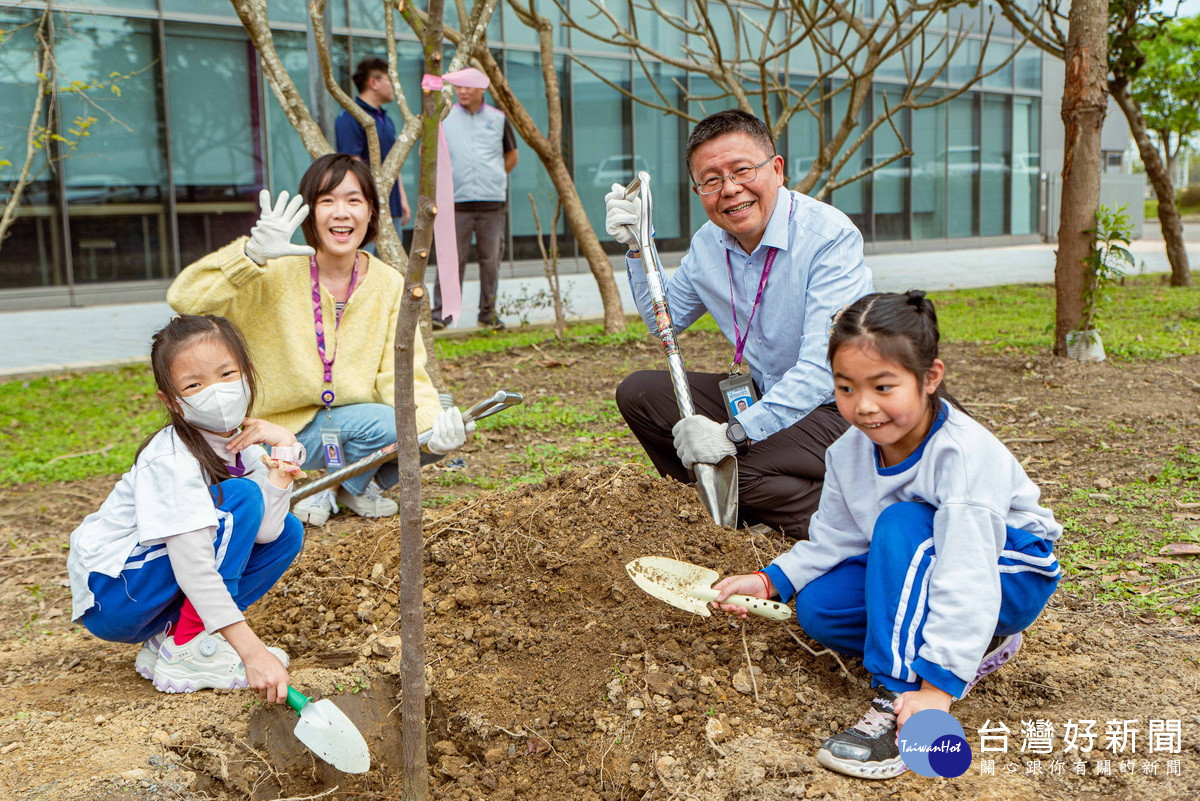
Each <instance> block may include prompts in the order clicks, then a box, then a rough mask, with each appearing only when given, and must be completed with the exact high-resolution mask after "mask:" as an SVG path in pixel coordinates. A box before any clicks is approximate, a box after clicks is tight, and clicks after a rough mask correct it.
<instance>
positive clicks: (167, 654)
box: [154, 634, 291, 693]
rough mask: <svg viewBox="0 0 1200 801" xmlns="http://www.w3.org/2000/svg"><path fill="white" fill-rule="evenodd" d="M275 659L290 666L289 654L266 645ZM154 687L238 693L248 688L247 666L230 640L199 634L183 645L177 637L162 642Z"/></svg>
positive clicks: (181, 690)
mask: <svg viewBox="0 0 1200 801" xmlns="http://www.w3.org/2000/svg"><path fill="white" fill-rule="evenodd" d="M267 650H268V651H270V652H271V653H272V654H274V655H275V657H276V658H277V659H278V660H279V661H280V662H282V663H283V666H284V667H287V666H288V663H289V662H290V661H291V660H290V658H289V657H288V655H287V654H286V653H285V652H284V651H282V650H281V649H279V648H275V647H272V646H269V645H268V646H267ZM154 686H155V688H156V689H158V690H159V691H160V692H164V693H192V692H195V691H196V690H207V689H218V690H238V689H242V688H244V687H248V686H249V682H247V681H246V666H245V665H243V664H242V658H241V657H240V656H238V655H237V651H235V650H233V646H232V645H230V644H229V641H228V640H226V639H225V638H224V637H222V636H221V635H220V634H197V635H196V636H195V637H194V638H192V639H191V640H190V641H188V642H187V643H186V644H184V645H176V644H175V638H174V637H167V638H166V639H165V640H163V643H162V645H160V646H159V649H158V661H157V662H156V663H155V665H154Z"/></svg>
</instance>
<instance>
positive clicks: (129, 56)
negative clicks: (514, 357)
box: [0, 0, 1057, 309]
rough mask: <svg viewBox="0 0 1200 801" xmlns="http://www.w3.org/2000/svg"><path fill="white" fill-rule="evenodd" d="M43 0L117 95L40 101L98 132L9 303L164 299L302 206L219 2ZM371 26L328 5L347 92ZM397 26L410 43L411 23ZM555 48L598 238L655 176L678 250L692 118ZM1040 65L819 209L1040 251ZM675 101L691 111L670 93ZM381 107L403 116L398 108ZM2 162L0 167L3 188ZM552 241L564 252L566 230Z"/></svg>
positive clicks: (52, 182)
mask: <svg viewBox="0 0 1200 801" xmlns="http://www.w3.org/2000/svg"><path fill="white" fill-rule="evenodd" d="M577 2H578V0H577ZM539 5H543V4H539ZM679 6H680V8H683V4H682V2H680V3H679ZM54 8H55V13H54V14H53V25H52V28H51V30H50V31H49V37H50V38H51V40H52V42H53V47H54V55H55V61H56V64H57V75H58V77H59V82H60V83H61V82H66V81H84V82H93V81H99V82H113V81H114V78H113V76H118V77H117V78H116V79H115V83H116V84H117V86H118V91H119V95H118V94H116V93H101V94H103V98H102V99H100V100H99V101H98V102H99V107H96V106H92V105H90V104H89V103H88V102H87V101H86V100H85V99H84V98H82V97H81V96H80V95H78V94H77V93H71V92H57V93H56V94H55V95H54V96H53V97H51V98H49V102H48V107H49V109H50V111H52V112H53V113H52V114H50V116H48V117H46V118H45V119H46V120H47V121H49V123H50V124H51V125H52V126H53V127H54V128H55V130H56V131H61V132H62V133H63V135H67V136H69V129H70V127H71V126H72V121H73V120H75V118H76V117H80V116H93V117H96V118H97V121H96V123H94V124H93V125H92V126H91V128H90V130H89V132H88V133H89V135H88V136H87V137H84V138H82V139H80V140H79V146H78V149H77V150H76V151H75V152H74V153H73V154H72V155H71V156H70V157H69V158H67V159H63V160H61V161H58V162H57V163H56V165H55V169H53V170H46V171H44V172H43V173H42V175H41V176H40V177H39V180H37V181H35V182H34V183H33V184H32V185H31V186H30V187H29V188H28V189H27V191H26V192H25V194H24V197H23V202H22V205H21V207H20V212H19V216H18V218H17V220H16V222H15V223H14V225H13V226H12V229H11V232H10V235H9V237H8V238H7V239H6V240H5V241H4V242H3V243H0V309H4V308H28V307H38V306H43V307H44V306H58V305H84V304H92V303H103V302H120V301H129V300H149V299H161V298H162V297H163V293H164V291H165V287H166V285H167V283H169V281H170V279H171V278H172V277H173V276H174V275H175V274H177V273H178V272H179V270H180V269H182V268H183V267H185V266H187V265H188V264H189V263H191V262H192V261H193V260H195V259H196V258H197V257H199V256H201V255H202V254H204V253H207V252H209V251H211V250H214V249H215V248H217V247H220V246H221V245H223V244H225V243H226V242H228V241H230V240H231V239H233V238H235V237H237V236H240V235H242V234H245V233H247V232H248V231H249V229H250V227H251V226H252V225H253V223H254V221H255V219H256V218H257V214H258V203H257V197H258V192H259V190H260V189H261V188H263V187H266V188H269V189H271V190H272V192H278V191H281V190H285V189H286V190H288V191H293V192H294V191H295V188H296V186H297V184H298V182H299V178H300V175H301V174H302V173H303V171H304V169H305V167H306V166H307V165H308V163H309V161H310V159H309V157H308V155H307V153H306V152H305V150H304V148H303V146H302V145H301V143H300V140H299V137H298V136H297V135H296V133H295V132H294V131H293V130H292V128H291V126H290V125H289V123H288V122H287V119H286V117H285V116H284V114H283V112H282V110H281V109H280V108H279V107H278V105H277V103H276V101H275V98H274V96H273V94H272V93H271V91H270V88H269V87H268V85H267V83H266V79H265V77H264V75H263V73H262V71H261V69H260V68H259V65H258V62H257V58H256V55H255V52H254V49H253V47H251V45H250V43H249V40H248V37H247V36H246V34H245V32H244V31H243V29H242V27H241V25H240V24H239V22H238V20H237V17H236V15H235V14H234V12H233V9H232V6H231V5H230V4H229V2H228V0H101V2H86V3H85V2H82V0H56V2H55V3H54ZM268 8H269V13H270V16H271V20H272V27H273V29H274V32H275V43H276V47H277V48H278V51H279V55H280V57H281V58H282V59H283V62H284V65H285V66H286V68H287V69H288V70H289V72H290V74H291V75H292V76H293V78H294V80H295V82H296V84H297V86H299V87H301V89H302V91H303V90H305V89H307V91H308V92H309V100H310V108H313V109H314V110H315V113H316V114H317V115H318V118H319V119H320V120H321V121H322V123H323V124H324V125H325V127H326V130H327V131H329V133H330V137H331V139H332V119H333V117H334V115H335V112H336V111H337V110H338V109H337V106H336V103H335V102H334V101H332V99H331V98H328V97H327V96H323V95H324V89H323V86H322V85H321V83H320V81H319V80H317V79H318V78H319V76H317V75H316V74H315V69H316V67H315V64H316V62H315V59H314V58H313V57H312V53H311V47H310V43H309V39H310V37H309V36H307V35H306V10H305V8H304V5H303V4H302V3H300V2H291V1H290V0H288V2H283V1H281V0H271V2H270V3H269V4H268ZM39 14H40V9H38V8H36V7H31V6H30V4H28V3H27V2H9V1H8V0H0V29H3V30H5V31H8V32H9V35H8V36H7V37H6V40H5V41H4V43H3V44H2V45H0V108H3V109H5V110H6V113H5V114H4V115H3V117H2V118H0V148H2V149H0V160H4V159H7V160H9V161H12V162H14V163H17V162H19V161H20V160H21V159H20V158H17V157H14V156H23V154H24V148H25V138H26V128H27V125H28V121H29V113H30V110H31V109H32V107H33V106H32V103H33V96H34V95H33V91H34V88H35V86H36V76H35V74H34V68H33V67H32V64H33V55H34V25H33V23H35V22H36V20H37V18H38V16H39ZM379 14H380V11H379V9H378V7H377V3H376V2H374V0H332V2H330V4H329V25H330V29H331V30H332V32H333V43H334V49H335V52H334V58H335V62H336V66H337V69H338V70H339V73H340V75H342V76H343V77H344V78H345V80H346V84H347V87H348V88H350V89H352V87H350V85H349V78H348V76H349V73H350V71H351V69H352V66H353V64H354V63H356V62H357V61H358V60H359V59H361V58H363V57H365V56H368V55H382V54H383V53H384V44H383V41H382V39H381V31H382V30H383V24H382V21H381V19H380V18H379ZM985 18H986V19H988V20H992V19H993V17H992V16H991V15H990V11H989V9H988V8H987V6H986V5H981V6H980V7H977V8H975V9H970V8H965V7H964V8H963V9H961V10H960V11H956V12H955V16H954V17H953V18H948V22H949V24H950V25H951V26H953V27H957V25H958V24H959V23H960V22H961V23H963V24H966V25H971V26H972V27H973V29H974V30H985V29H986V25H985V24H984V22H985ZM992 24H993V25H994V28H993V31H992V42H991V45H990V46H989V47H988V49H987V54H986V56H985V63H991V64H998V63H1000V62H1001V61H1003V59H1004V58H1005V57H1006V56H1008V55H1009V54H1010V53H1011V52H1012V51H1013V50H1015V49H1017V47H1018V45H1019V42H1017V40H1016V39H1015V38H1014V36H1013V33H1012V31H1011V29H1008V28H1007V27H1006V26H1005V24H1004V23H1003V20H1001V19H999V18H995V21H994V22H993V23H992ZM397 29H398V30H401V31H404V30H406V29H405V28H404V26H403V24H402V23H400V24H398V26H397ZM556 37H557V41H556V45H557V47H558V49H559V52H558V54H557V58H558V64H557V66H558V70H559V76H560V83H561V86H562V89H563V98H564V106H565V117H566V119H565V133H564V137H565V139H566V140H567V142H566V145H567V147H566V150H567V152H568V154H569V156H568V158H569V166H570V168H571V170H572V172H573V175H574V176H575V180H576V184H577V186H578V188H579V192H580V195H581V196H582V198H583V201H584V204H585V207H586V210H587V212H588V215H589V217H590V218H591V219H592V220H593V221H594V222H595V223H596V226H597V228H602V227H603V224H602V223H603V218H604V213H603V211H604V210H603V204H604V201H603V196H604V194H605V193H606V192H607V191H608V189H609V187H610V185H611V184H612V183H613V182H620V183H624V182H627V181H628V180H629V178H630V177H631V176H632V173H633V172H634V170H636V169H648V170H650V171H651V173H652V174H653V175H654V178H655V225H656V228H657V235H658V237H659V240H660V248H662V249H663V250H670V249H682V248H684V247H685V246H686V242H687V238H688V237H689V236H690V233H691V232H692V231H693V230H694V229H695V228H696V227H697V226H699V225H700V223H702V222H703V221H704V219H705V218H704V215H703V211H702V210H701V208H700V205H699V203H698V202H697V201H696V200H695V198H694V197H693V195H692V194H691V192H690V191H689V186H688V176H687V174H686V170H685V168H684V166H683V164H682V153H683V144H684V141H685V140H686V136H687V124H686V123H685V122H684V121H683V120H681V119H680V118H678V117H675V116H668V115H664V114H662V113H661V112H659V111H656V110H654V109H651V108H648V107H646V106H644V105H641V104H638V103H635V102H633V101H632V100H630V99H629V98H627V97H626V96H624V95H623V94H622V93H621V92H619V91H618V90H617V89H615V88H613V86H610V85H608V83H611V84H613V85H615V86H617V87H622V88H624V89H627V90H629V91H631V92H632V93H634V94H635V95H643V94H644V93H647V92H650V91H651V89H650V86H649V82H648V81H647V80H646V79H645V77H644V75H643V73H642V71H641V68H640V67H639V65H638V63H637V61H636V60H635V59H634V58H633V56H631V55H630V54H629V53H627V52H623V51H622V50H619V49H617V48H612V47H606V46H603V45H599V44H597V43H596V42H595V40H593V39H591V38H589V37H586V36H583V35H581V34H578V33H577V32H572V31H569V30H567V29H566V28H565V27H558V28H557V29H556ZM489 41H491V42H492V43H493V47H494V48H495V49H496V51H497V53H498V54H499V56H500V57H501V59H502V63H503V64H504V67H505V70H506V74H507V76H508V79H509V81H510V83H511V84H512V86H513V88H514V90H515V91H516V93H517V95H518V96H519V97H521V98H522V99H523V102H524V103H525V104H526V106H527V108H528V109H529V110H530V112H531V113H532V114H533V115H534V117H535V119H538V120H539V121H540V122H542V123H543V124H544V121H545V117H546V100H545V97H544V94H543V91H542V83H541V68H540V60H539V56H538V53H537V49H536V44H535V39H534V35H533V32H532V31H531V30H529V29H528V28H526V27H524V26H523V25H521V23H520V22H519V21H518V20H516V18H515V16H514V15H513V14H512V12H511V9H509V8H508V7H507V6H506V5H505V4H504V3H500V4H498V6H497V12H496V16H495V18H494V19H493V20H492V23H491V26H490V28H489ZM981 47H982V37H970V38H968V39H967V41H966V42H965V44H964V46H963V47H962V48H961V52H960V54H958V55H957V56H956V59H955V61H954V62H953V63H952V64H951V65H950V69H949V70H948V71H947V72H946V74H945V86H946V88H947V89H949V88H951V87H953V86H954V85H955V82H956V81H959V82H960V85H961V81H962V80H964V76H968V75H970V74H973V73H974V69H975V63H976V61H977V60H978V58H979V56H980V51H981ZM399 50H400V59H401V63H400V74H401V81H402V83H403V88H404V90H405V91H406V93H407V95H408V97H409V98H413V99H416V98H418V97H419V89H418V85H419V81H420V75H421V72H422V64H421V58H420V50H419V47H418V45H417V43H416V41H415V40H414V39H413V37H411V36H403V35H402V36H401V37H400V42H399ZM571 56H575V57H577V58H578V59H580V60H582V61H584V62H585V63H586V67H587V68H586V69H585V68H583V67H582V66H581V65H580V64H579V63H576V62H575V61H574V60H573V59H572V58H571ZM1042 64H1043V62H1042V57H1041V55H1040V54H1039V53H1038V52H1037V51H1036V50H1034V49H1033V48H1025V49H1021V50H1018V52H1017V53H1016V55H1015V57H1014V58H1013V60H1012V61H1011V62H1010V63H1009V64H1008V65H1007V66H1005V67H1004V68H1003V69H1001V70H1000V71H999V72H997V73H996V74H994V75H992V76H989V77H988V78H985V79H984V80H983V81H982V82H981V83H980V84H979V85H978V86H977V87H975V88H973V89H972V90H971V91H969V92H966V93H964V94H962V95H961V96H959V97H956V98H954V99H953V100H950V101H949V102H947V103H945V104H942V105H938V106H934V107H932V108H929V109H922V110H919V111H911V112H910V111H904V112H903V113H902V114H900V115H899V116H898V117H897V119H896V123H897V125H898V127H899V128H900V130H901V133H902V134H903V135H904V136H905V137H906V138H907V140H908V141H909V142H910V143H911V148H912V150H913V154H912V155H911V156H909V157H905V158H903V159H900V160H897V161H894V162H892V163H891V164H889V165H888V166H887V167H885V168H883V169H881V170H879V171H877V172H875V173H873V174H872V175H871V176H869V177H868V178H866V179H864V180H861V181H858V182H856V183H854V184H851V185H849V186H846V187H843V188H841V189H838V190H836V191H835V192H834V193H833V195H832V197H831V198H830V201H831V202H832V203H833V204H834V205H835V206H837V207H838V208H840V209H842V210H843V211H845V212H846V213H847V214H848V215H849V216H850V217H851V218H852V219H853V220H854V221H855V223H856V224H857V225H858V226H859V228H860V229H861V230H862V232H863V235H864V238H865V239H866V241H867V242H868V247H869V248H874V249H901V248H909V249H914V250H917V249H927V248H944V247H962V246H969V245H973V244H988V243H1012V242H1025V241H1037V240H1038V239H1039V235H1040V233H1041V232H1043V231H1044V229H1045V223H1044V222H1043V219H1042V215H1043V213H1044V208H1043V207H1044V198H1043V197H1042V195H1043V191H1044V190H1043V188H1042V180H1041V173H1042V168H1041V165H1042V128H1043V125H1042V117H1043V113H1044V112H1043V98H1042V94H1043V92H1042V74H1043V66H1042ZM651 69H654V70H656V71H657V76H658V77H659V78H660V79H662V80H661V85H663V86H671V85H672V84H671V81H672V79H677V80H679V81H681V82H685V84H684V85H688V86H689V89H690V90H691V91H692V92H693V93H694V94H703V91H702V89H703V87H701V86H699V84H698V83H696V79H695V78H691V77H689V76H687V75H684V74H683V73H678V74H671V73H670V72H669V71H668V69H667V68H666V67H665V66H664V65H652V67H651ZM598 76H599V77H598ZM897 77H899V76H897V75H893V74H890V73H889V72H888V70H886V69H883V70H880V71H879V72H878V73H877V74H876V81H877V83H876V85H875V87H874V92H873V96H872V99H871V101H870V103H868V107H867V108H866V109H864V119H870V118H871V117H872V116H873V115H874V114H875V113H876V110H877V109H879V108H882V105H883V103H885V102H886V97H887V96H888V95H889V94H891V96H893V97H894V96H895V93H896V92H897V91H898V90H899V86H898V85H896V84H895V83H889V79H893V80H894V79H896V78H897ZM606 81H607V82H608V83H606ZM688 81H692V82H693V83H691V84H687V83H686V82H688ZM1056 96H1057V95H1056ZM676 101H677V102H683V95H682V91H681V90H679V95H678V97H677V98H676ZM727 105H729V104H728V103H724V104H717V105H713V104H709V107H707V108H704V109H700V108H695V109H692V111H693V112H694V113H704V112H711V111H715V110H718V108H721V107H726V106H727ZM391 113H392V115H393V117H394V118H397V121H398V116H399V115H398V111H397V110H396V109H394V108H393V109H391ZM816 125H817V123H816V122H815V120H814V119H813V118H811V117H807V116H804V117H797V118H796V119H795V120H794V122H793V123H792V124H791V125H790V126H789V128H788V131H787V134H786V135H785V136H784V137H782V138H781V141H780V142H779V143H778V145H779V149H780V152H781V153H782V154H783V156H784V157H785V159H786V164H787V165H788V167H787V169H788V172H789V175H790V177H792V178H793V179H794V178H795V177H797V176H798V175H800V174H803V172H804V171H805V170H806V169H807V165H808V164H810V163H811V161H812V158H813V153H814V151H815V148H816V143H817V141H818V137H817V131H816ZM881 130H883V129H881ZM877 140H878V142H879V144H878V145H876V144H875V143H868V144H867V146H865V147H864V148H862V149H860V150H859V151H858V153H857V154H855V156H854V158H853V159H852V161H851V162H850V163H849V164H847V165H846V168H845V169H844V170H843V173H842V174H843V175H849V174H853V173H854V172H857V171H858V170H860V169H862V168H864V167H865V166H867V165H869V164H871V163H878V162H880V161H883V160H885V159H887V158H888V157H889V156H891V155H892V154H894V153H895V152H896V151H897V147H898V145H897V144H896V141H895V137H894V136H892V135H891V133H890V132H888V135H887V137H886V138H885V137H882V136H880V137H877ZM888 140H890V141H888ZM519 147H520V148H521V149H522V151H523V155H522V158H521V160H520V163H519V165H518V166H517V168H516V170H515V171H514V172H513V174H512V176H511V179H510V199H511V202H510V214H509V236H508V247H507V257H508V258H509V259H525V258H536V257H537V246H536V240H535V233H536V228H535V224H534V217H533V210H532V208H531V205H530V203H529V195H530V194H532V195H533V196H534V197H535V199H536V201H537V205H538V213H539V216H540V218H541V220H542V222H543V224H544V225H545V224H547V223H548V220H549V219H550V217H551V216H552V214H553V205H554V197H555V195H554V192H553V186H552V184H551V183H550V180H549V178H548V176H547V174H546V172H545V170H544V169H543V167H542V165H541V164H540V162H539V161H538V159H537V158H536V156H535V155H534V154H533V153H532V152H531V151H530V150H529V148H528V147H525V146H524V145H523V144H521V145H519ZM50 154H51V155H53V149H51V151H50ZM43 157H44V156H43ZM415 162H416V159H415V158H410V159H409V162H408V163H407V164H406V165H405V168H404V172H403V174H402V180H404V181H405V182H406V186H407V187H408V188H409V192H410V195H412V194H415V180H416V179H415V176H416V163H415ZM14 170H15V167H12V166H8V167H0V192H3V191H6V188H7V186H8V182H9V181H10V180H11V179H12V178H13V177H14V174H15V173H14ZM563 231H564V233H565V232H566V229H565V227H564V229H563ZM602 238H603V237H602ZM561 247H562V250H563V253H564V254H566V255H567V256H569V255H570V254H571V252H572V249H573V243H572V242H571V240H570V238H569V236H564V238H563V239H562V240H561Z"/></svg>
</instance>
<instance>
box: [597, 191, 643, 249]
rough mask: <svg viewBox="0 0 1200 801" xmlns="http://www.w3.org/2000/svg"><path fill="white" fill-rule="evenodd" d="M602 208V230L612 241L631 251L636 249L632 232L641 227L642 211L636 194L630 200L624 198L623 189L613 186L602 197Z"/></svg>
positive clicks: (636, 245)
mask: <svg viewBox="0 0 1200 801" xmlns="http://www.w3.org/2000/svg"><path fill="white" fill-rule="evenodd" d="M604 207H605V209H606V210H607V211H606V212H605V217H604V228H605V230H606V231H608V233H609V234H610V235H611V236H612V238H613V239H615V240H617V241H618V242H620V243H622V244H623V245H625V246H626V247H628V248H630V249H631V250H636V249H637V247H638V243H637V237H636V236H635V235H634V232H635V231H637V229H638V226H639V225H641V219H642V209H641V204H639V203H638V200H637V193H636V192H635V193H634V195H633V197H632V198H626V197H625V187H623V186H621V185H620V184H613V188H612V191H611V192H609V193H608V194H607V195H605V196H604Z"/></svg>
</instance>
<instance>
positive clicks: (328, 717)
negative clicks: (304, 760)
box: [287, 686, 371, 773]
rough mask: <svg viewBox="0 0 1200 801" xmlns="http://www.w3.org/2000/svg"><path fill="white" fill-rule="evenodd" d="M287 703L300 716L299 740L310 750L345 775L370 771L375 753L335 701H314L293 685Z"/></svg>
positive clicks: (297, 726)
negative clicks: (372, 752)
mask: <svg viewBox="0 0 1200 801" xmlns="http://www.w3.org/2000/svg"><path fill="white" fill-rule="evenodd" d="M287 704H288V706H290V707H291V708H292V709H293V710H295V712H296V714H297V715H299V716H300V721H299V722H298V723H297V724H296V731H295V734H296V739H298V740H299V741H300V742H302V743H304V744H305V745H306V746H308V748H309V750H310V751H312V752H313V753H314V754H316V755H317V756H319V757H320V758H321V759H323V760H325V761H326V762H328V763H329V764H330V765H333V766H334V767H335V768H337V769H338V770H340V771H342V773H366V772H367V771H368V770H370V768H371V752H370V751H368V750H367V741H366V740H364V739H363V736H362V734H361V733H360V732H359V731H358V729H357V728H356V727H355V725H354V724H353V723H352V722H351V721H350V718H348V717H346V713H345V712H343V711H342V710H340V709H338V708H337V706H336V705H335V704H334V703H333V701H330V700H329V699H328V698H324V699H322V700H320V701H314V700H313V699H311V698H309V697H308V696H306V695H304V693H302V692H300V691H299V690H297V689H295V688H294V687H291V686H289V687H288V693H287Z"/></svg>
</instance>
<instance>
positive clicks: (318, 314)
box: [308, 253, 358, 406]
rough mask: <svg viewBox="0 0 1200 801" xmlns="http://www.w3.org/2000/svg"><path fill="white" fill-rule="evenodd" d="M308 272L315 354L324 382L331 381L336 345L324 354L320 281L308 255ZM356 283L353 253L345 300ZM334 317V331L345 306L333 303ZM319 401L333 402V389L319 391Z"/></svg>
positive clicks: (356, 268)
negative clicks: (320, 365) (330, 353)
mask: <svg viewBox="0 0 1200 801" xmlns="http://www.w3.org/2000/svg"><path fill="white" fill-rule="evenodd" d="M308 272H309V275H310V276H311V277H312V298H313V328H315V329H316V331H317V355H318V356H320V357H321V364H323V365H325V383H326V384H332V383H333V360H334V359H336V358H337V346H336V345H335V346H334V349H333V354H332V355H326V353H325V315H324V312H323V311H322V310H321V282H320V280H319V279H318V276H317V257H316V256H309V257H308ZM356 283H358V254H357V253H356V254H354V268H353V269H352V271H351V273H350V288H349V289H348V290H347V291H346V302H347V303H349V302H350V296H351V295H352V294H354V285H355V284H356ZM334 310H335V311H334V319H333V330H334V331H336V330H337V329H338V326H339V325H341V324H342V312H343V311H345V306H343V307H342V308H341V309H338V308H337V303H336V302H335V303H334ZM321 402H322V403H323V404H325V405H326V406H329V405H330V404H332V403H333V390H330V389H327V390H325V391H324V392H322V393H321Z"/></svg>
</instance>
